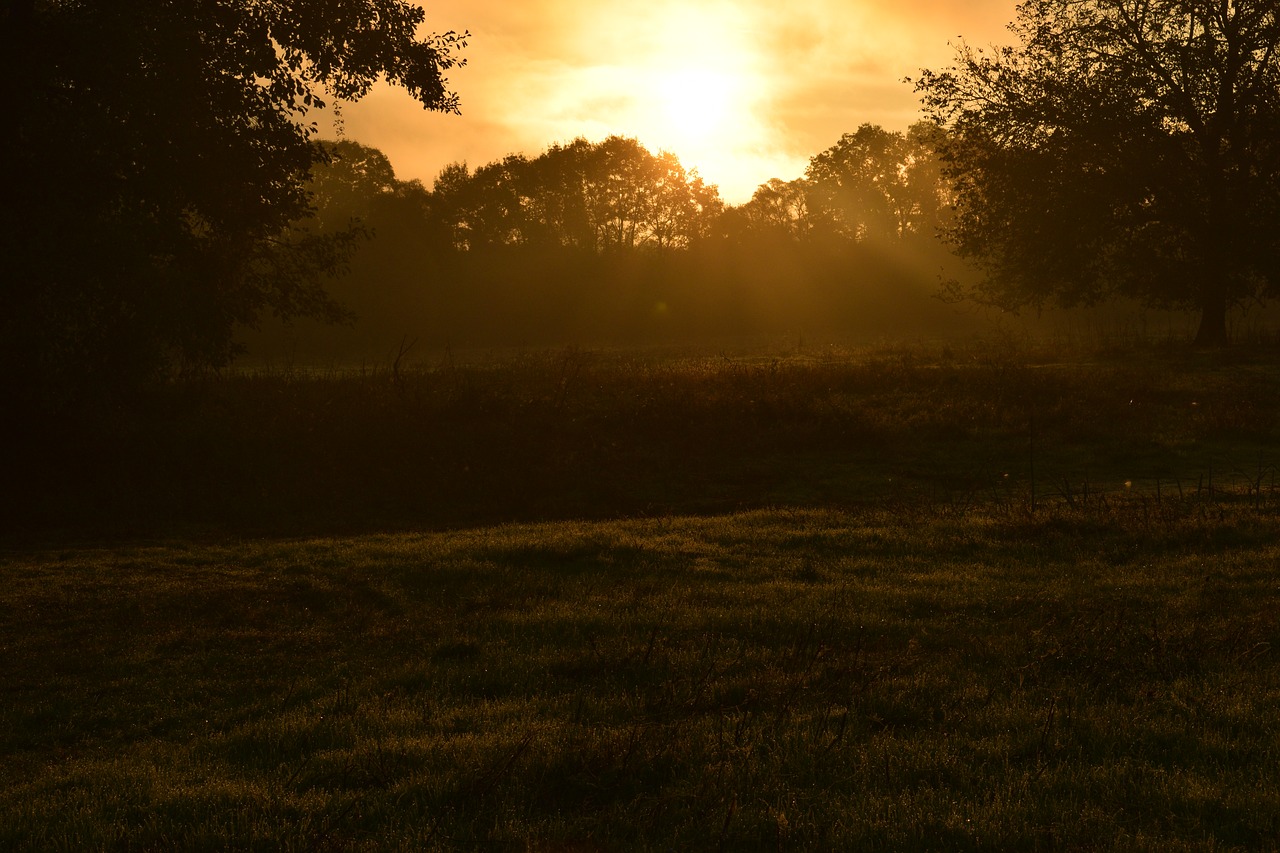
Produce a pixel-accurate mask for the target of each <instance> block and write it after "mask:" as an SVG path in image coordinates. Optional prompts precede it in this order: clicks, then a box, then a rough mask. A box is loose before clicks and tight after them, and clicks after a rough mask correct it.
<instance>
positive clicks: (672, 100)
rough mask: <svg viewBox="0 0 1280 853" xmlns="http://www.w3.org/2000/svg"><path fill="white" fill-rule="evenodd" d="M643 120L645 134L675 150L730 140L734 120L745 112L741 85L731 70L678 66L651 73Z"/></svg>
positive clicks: (703, 147) (702, 147)
mask: <svg viewBox="0 0 1280 853" xmlns="http://www.w3.org/2000/svg"><path fill="white" fill-rule="evenodd" d="M653 89H654V91H653V93H652V98H653V102H652V103H651V105H650V110H651V113H652V114H651V116H650V117H649V118H648V120H647V121H646V122H645V124H647V125H648V127H647V128H646V129H645V130H646V132H647V134H648V135H652V136H654V137H655V141H657V142H659V144H661V145H664V146H666V147H670V148H672V149H674V150H676V151H677V152H679V151H688V152H690V153H693V152H702V151H704V150H706V149H708V148H714V147H717V146H720V147H723V146H725V145H728V144H731V143H732V142H733V141H734V139H733V137H734V136H735V132H734V130H735V122H741V121H742V120H744V119H745V118H746V117H747V116H746V104H745V103H744V102H743V98H742V91H741V90H742V85H741V82H740V81H739V79H738V78H736V77H735V76H733V75H732V74H729V73H726V72H723V71H717V70H714V69H710V68H681V69H676V70H673V71H667V72H663V73H660V74H658V75H655V80H654V86H653Z"/></svg>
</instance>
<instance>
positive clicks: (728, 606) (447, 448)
mask: <svg viewBox="0 0 1280 853" xmlns="http://www.w3.org/2000/svg"><path fill="white" fill-rule="evenodd" d="M926 356H927V357H926ZM1157 356H1158V357H1157ZM1276 376H1277V373H1276V370H1275V366H1274V363H1273V361H1272V360H1271V358H1270V356H1268V355H1267V354H1266V353H1258V352H1254V353H1247V352H1237V353H1234V354H1231V355H1229V356H1223V355H1213V356H1206V355H1199V354H1185V353H1173V354H1169V353H1146V354H1143V353H1138V354H1133V353H1129V354H1126V356H1125V358H1123V359H1120V358H1116V359H1108V358H1105V357H1103V358H1092V359H1090V360H1087V361H1078V362H1074V363H1070V364H1068V363H1066V362H1065V361H1064V360H1062V359H1061V358H1054V359H1050V358H1048V357H1042V358H1037V357H1035V356H1034V354H1030V357H1027V354H1022V357H1019V358H1017V359H1015V358H1012V357H1005V356H1003V355H1001V354H1000V353H993V352H990V351H985V352H983V351H977V352H937V353H932V354H923V353H922V352H921V351H919V350H900V351H897V352H890V351H881V352H879V353H878V354H874V355H873V356H869V357H867V358H863V359H860V360H851V359H836V358H823V357H817V356H813V355H809V356H804V357H798V356H795V355H793V356H791V357H787V358H778V359H762V360H745V359H744V360H737V361H735V360H732V359H719V360H716V359H704V360H701V361H681V362H670V361H665V362H654V361H651V360H641V359H635V358H630V359H628V358H622V357H617V358H615V357H607V358H606V357H605V356H601V355H599V354H584V353H579V352H575V351H569V352H563V353H556V354H552V355H539V356H530V357H528V358H527V359H526V360H525V361H523V362H516V363H505V364H503V365H498V366H489V367H483V368H481V367H467V368H464V367H459V366H456V365H450V364H443V365H440V366H438V367H433V368H432V369H431V370H428V371H423V372H420V373H416V374H409V375H403V374H402V375H395V374H383V375H377V376H372V375H366V376H364V377H358V376H357V377H345V378H335V377H329V378H327V379H323V380H316V379H315V378H304V377H300V376H278V375H276V376H269V377H256V378H249V377H242V378H238V379H224V380H218V381H217V382H215V383H214V384H212V385H211V386H208V387H205V388H204V389H197V388H188V389H185V391H183V394H186V395H188V396H183V395H182V394H179V393H177V389H175V393H174V394H173V395H172V396H169V397H167V398H163V399H160V400H158V401H155V402H154V405H155V406H156V407H157V408H155V409H154V410H153V417H151V418H150V419H147V420H137V419H132V420H131V419H129V418H125V417H124V416H120V417H119V419H118V420H117V421H115V422H109V421H108V422H104V423H103V426H102V429H101V435H100V436H99V438H98V439H96V440H97V441H99V442H100V443H101V444H100V445H99V446H97V447H94V446H92V445H91V444H90V445H84V446H81V449H80V450H78V451H75V452H78V453H80V454H82V455H81V457H80V459H79V460H78V462H79V463H83V465H84V466H86V467H82V468H77V467H76V466H75V465H73V464H72V463H71V462H70V461H68V460H67V459H63V460H57V459H51V460H49V462H48V464H49V465H50V466H51V468H50V470H54V471H57V472H60V474H59V476H62V477H68V478H70V480H69V481H68V482H74V483H77V484H79V485H80V486H81V488H70V487H69V486H68V485H67V483H66V482H59V481H58V480H57V478H52V480H51V482H49V483H47V484H46V485H45V488H44V490H43V491H40V492H29V493H28V494H27V497H28V500H26V501H13V500H12V495H10V498H11V503H12V504H13V505H12V507H11V508H10V513H11V514H10V515H9V518H10V520H11V521H12V520H13V519H15V518H19V519H25V523H26V526H25V527H23V528H22V529H21V530H17V529H16V528H17V527H18V525H17V524H15V525H14V527H15V531H14V532H12V533H10V534H8V538H9V540H10V542H11V544H10V546H9V547H8V549H7V550H6V551H4V552H3V553H2V554H0V577H2V578H3V583H0V672H3V673H4V678H3V681H2V682H0V780H3V781H0V848H3V849H16V850H50V849H53V850H56V849H76V850H79V849H110V850H169V849H185V850H201V849H207V850H225V849H261V850H278V849H282V850H396V849H400V850H433V849H436V850H452V849H496V850H520V851H524V850H602V851H610V850H620V851H627V850H668V849H702V850H705V849H727V850H730V849H733V850H741V849H811V850H822V849H844V850H920V849H946V850H976V849H990V850H1037V849H1123V850H1153V851H1154V850H1161V851H1164V850H1205V851H1210V850H1213V851H1220V850H1274V849H1276V846H1277V842H1276V839H1277V837H1280V760H1277V759H1278V757H1280V678H1278V677H1277V676H1278V675H1280V661H1278V659H1277V657H1276V648H1277V644H1278V643H1280V580H1278V578H1280V575H1278V574H1277V569H1276V567H1277V565H1280V494H1277V492H1276V489H1275V485H1274V474H1275V470H1276V469H1275V466H1276V464H1277V461H1278V459H1277V451H1276V448H1277V447H1280V442H1277V440H1276V438H1277V436H1276V430H1277V425H1278V424H1280V418H1278V417H1277V414H1278V413H1277V408H1278V407H1280V394H1277V393H1276V391H1277V387H1276V384H1277V383H1276ZM72 426H73V425H67V426H66V429H68V430H71V429H72ZM45 441H46V442H47V443H46V446H50V447H51V446H53V444H52V439H51V438H49V437H45ZM113 442H114V443H113ZM95 454H96V455H95ZM144 463H145V464H144ZM24 464H27V465H28V468H27V469H25V470H27V471H33V470H35V468H34V466H32V465H30V463H24ZM60 466H61V467H60ZM77 471H79V472H80V473H79V474H78V475H76V476H73V475H75V473H76V472H77ZM28 476H30V475H29V474H28ZM33 482H34V481H33ZM183 482H187V483H191V484H194V485H195V486H198V488H192V489H190V490H188V489H183V488H180V483H183ZM60 501H61V502H60ZM627 516H630V517H631V518H629V519H627V518H626V517H627ZM618 519H622V520H618ZM499 522H507V523H499ZM513 522H519V523H513ZM432 528H435V529H434V530H432ZM375 531H383V532H375ZM144 535H145V536H147V537H150V538H145V539H144V538H140V537H142V536H144Z"/></svg>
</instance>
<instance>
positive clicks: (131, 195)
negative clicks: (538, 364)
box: [0, 0, 463, 396]
mask: <svg viewBox="0 0 1280 853" xmlns="http://www.w3.org/2000/svg"><path fill="white" fill-rule="evenodd" d="M423 17H424V13H423V11H422V9H421V8H420V7H418V6H416V5H413V4H410V3H405V2H400V0H295V2H283V0H116V2H110V3H106V2H98V0H11V2H9V3H8V4H7V5H6V6H5V7H4V9H3V10H2V11H0V55H2V57H3V58H2V59H0V62H4V63H5V67H4V69H3V71H4V73H3V82H2V83H0V86H3V99H4V105H5V109H6V113H7V116H8V118H9V131H8V133H7V135H6V137H5V141H4V143H3V145H4V149H3V158H4V162H5V164H6V167H7V168H8V169H9V170H10V174H11V176H13V179H12V180H11V182H10V185H9V186H8V187H7V188H6V192H7V195H8V198H7V199H6V204H5V206H4V209H3V213H0V217H2V218H0V252H2V253H3V256H4V258H5V262H6V265H7V266H8V275H6V282H7V283H6V284H5V285H4V286H3V290H0V357H2V358H3V359H4V363H5V368H6V370H5V373H6V375H7V376H9V377H11V380H10V381H11V382H12V377H14V376H19V377H21V378H23V379H25V380H26V385H27V387H28V389H30V388H33V387H34V388H39V389H46V388H52V389H62V394H63V395H64V396H72V395H79V394H83V393H88V392H89V391H90V390H92V389H94V388H99V387H110V386H115V385H118V384H120V383H121V382H124V381H127V380H128V381H131V380H138V379H142V378H146V377H154V376H156V375H160V374H163V373H164V372H166V371H170V370H173V369H175V368H179V369H180V368H189V367H202V366H210V365H214V366H216V365H220V364H224V363H226V362H227V361H228V359H229V358H230V357H231V356H232V355H233V354H234V352H235V347H234V344H233V338H232V332H233V330H234V328H235V327H236V326H237V325H238V324H252V323H253V322H255V320H256V319H257V318H258V317H259V316H261V315H263V314H264V313H273V314H276V315H279V316H282V317H289V316H298V315H320V316H324V315H335V314H336V313H338V309H337V306H335V305H334V304H333V303H332V301H331V300H329V299H328V298H327V297H326V295H325V293H324V290H323V287H322V284H321V283H322V281H323V278H324V277H325V275H326V274H328V273H331V272H334V271H335V270H338V269H340V268H341V267H342V265H343V264H344V261H345V258H346V256H347V254H348V253H349V251H350V249H351V247H352V245H353V241H354V237H353V235H351V234H349V233H348V234H330V235H321V234H318V233H310V234H308V233H305V232H300V231H299V230H298V229H296V228H294V227H293V224H294V223H296V222H297V221H298V220H299V219H301V218H302V217H304V215H305V214H306V213H307V212H308V211H309V210H310V209H311V204H310V200H309V198H308V193H307V191H306V189H305V183H306V180H307V177H308V174H309V172H310V169H311V167H312V166H313V165H315V164H317V163H320V162H324V161H325V159H326V157H327V155H326V153H325V150H324V149H323V148H322V147H320V146H318V145H316V144H315V142H314V136H315V134H316V127H315V125H314V124H313V123H308V120H307V119H308V114H309V112H310V111H311V110H312V109H314V108H318V107H321V106H323V105H324V104H325V102H326V101H327V100H336V101H339V102H340V101H351V100H355V99H358V98H360V97H361V96H362V95H364V94H365V93H366V92H367V91H368V90H369V88H370V87H371V85H372V84H373V83H374V82H375V81H376V80H378V79H380V78H386V79H387V80H389V81H390V82H391V83H393V84H395V85H398V86H400V87H402V88H403V89H405V90H407V91H408V93H409V94H410V95H412V96H413V97H414V98H415V99H417V100H418V101H419V102H420V103H421V104H422V105H423V106H424V107H425V108H427V109H434V110H445V111H450V110H456V108H457V99H456V97H455V96H454V95H453V94H451V93H450V92H449V91H448V90H447V88H446V82H445V79H444V73H445V72H446V71H447V70H448V69H449V68H451V67H453V66H454V65H456V64H457V62H458V60H457V59H456V58H455V56H454V51H455V49H457V48H459V47H461V46H462V44H463V41H462V37H461V36H458V35H456V34H452V33H449V34H446V35H443V36H428V37H425V38H423V37H420V36H419V35H418V29H419V27H420V25H421V24H422V21H423Z"/></svg>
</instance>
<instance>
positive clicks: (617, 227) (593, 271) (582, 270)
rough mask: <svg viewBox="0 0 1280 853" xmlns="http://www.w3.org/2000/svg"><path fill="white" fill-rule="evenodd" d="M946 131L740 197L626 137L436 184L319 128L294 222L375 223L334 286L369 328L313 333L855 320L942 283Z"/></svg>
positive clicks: (359, 344) (523, 335)
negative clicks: (303, 211)
mask: <svg viewBox="0 0 1280 853" xmlns="http://www.w3.org/2000/svg"><path fill="white" fill-rule="evenodd" d="M937 141H938V131H937V129H936V128H934V127H933V126H932V125H927V124H923V123H922V124H918V125H916V126H914V127H912V128H910V129H909V130H908V131H907V132H905V133H904V132H898V131H890V130H885V129H884V128H881V127H877V126H874V125H870V124H866V125H863V126H862V127H860V128H858V129H857V131H855V132H852V133H848V134H845V135H843V136H842V137H841V138H840V139H839V140H838V141H837V142H836V143H835V144H834V145H832V146H831V147H830V148H828V149H827V150H825V151H823V152H821V153H819V154H817V155H815V156H814V157H813V158H812V159H811V162H810V165H809V167H808V169H807V170H806V173H805V174H804V176H802V177H800V178H797V179H795V180H792V181H782V180H778V179H774V180H771V181H768V182H766V183H765V184H762V185H761V186H760V187H759V188H758V189H757V191H756V192H755V194H754V195H753V196H752V198H751V199H750V200H749V201H747V202H745V203H743V204H740V205H729V204H726V203H725V202H724V201H723V200H722V199H721V197H720V195H719V191H718V189H717V187H715V186H714V185H712V184H708V183H707V182H705V181H704V180H703V179H702V178H701V176H700V175H699V174H698V173H697V171H696V170H692V169H687V168H686V167H685V166H684V165H682V164H681V162H680V161H679V159H678V158H677V157H676V156H675V155H674V154H672V153H670V152H656V153H655V152H651V151H649V150H648V149H647V148H645V146H644V145H643V144H641V143H640V142H639V141H638V140H636V139H633V138H627V137H620V136H613V137H609V138H606V139H604V140H601V141H598V142H591V141H588V140H585V139H576V140H574V141H572V142H569V143H567V144H562V145H553V146H551V147H550V148H548V149H547V150H546V151H544V152H543V153H541V154H539V155H537V156H534V157H529V156H526V155H523V154H512V155H509V156H507V157H504V158H502V159H499V160H496V161H494V162H491V163H488V164H485V165H482V166H479V167H477V168H475V169H471V168H470V167H469V166H468V165H467V164H464V163H455V164H452V165H449V166H447V167H445V168H444V169H443V170H442V171H441V172H440V174H439V175H438V177H437V178H436V179H435V181H434V182H433V184H432V186H431V187H430V188H428V187H425V186H423V185H422V184H421V183H418V182H415V181H407V182H406V181H397V180H396V179H395V176H394V171H393V169H392V166H391V164H390V162H389V161H388V160H387V158H386V156H385V155H383V154H382V153H381V152H379V151H377V150H376V149H373V148H370V147H368V146H365V145H362V144H360V143H358V142H355V141H352V140H342V141H338V142H328V143H324V147H325V152H326V157H325V162H324V163H321V164H318V165H317V166H316V167H315V168H314V169H313V178H312V181H311V183H310V184H309V190H310V192H311V193H312V195H313V198H314V201H315V205H316V217H315V219H314V220H303V221H300V222H299V223H297V227H298V228H300V229H306V228H308V227H317V228H319V229H320V230H321V231H322V232H324V233H328V232H330V231H342V230H343V229H350V228H354V231H355V232H357V233H358V234H360V235H363V236H366V237H369V238H370V239H369V240H368V242H367V243H366V244H364V245H362V246H361V248H360V250H359V251H358V252H357V253H356V255H355V257H354V258H353V259H352V261H351V266H352V270H351V274H350V275H348V276H347V277H345V279H343V280H340V281H337V282H335V283H334V285H333V290H334V293H335V294H336V295H337V296H338V298H339V301H340V302H342V303H344V304H345V305H347V306H349V307H351V308H352V309H353V310H354V313H355V314H356V315H357V316H358V318H359V319H358V321H357V328H356V330H354V331H346V330H342V329H338V330H332V331H323V330H319V329H316V328H314V327H311V328H310V330H309V334H308V335H304V336H303V337H304V338H305V339H308V340H310V341H311V342H312V343H314V342H316V341H326V340H327V341H329V342H330V343H331V344H333V342H335V341H341V340H346V341H348V343H350V344H351V345H352V347H350V348H353V349H362V350H363V351H364V353H365V354H376V351H377V349H378V347H379V346H381V347H383V348H384V349H385V348H386V347H387V346H389V345H391V344H394V343H395V342H398V341H400V340H401V339H402V338H403V337H404V336H410V337H414V336H417V335H418V334H420V333H422V332H424V331H430V332H432V334H431V337H433V338H434V339H436V341H437V342H439V340H441V339H452V340H453V341H454V342H456V343H462V342H476V343H483V344H495V343H507V344H515V343H521V342H539V343H543V342H553V341H554V342H561V341H564V340H566V339H567V340H581V339H582V338H584V337H588V338H592V339H594V340H597V341H607V340H630V339H635V338H643V337H646V336H648V337H652V336H653V335H667V334H674V333H679V334H681V335H682V336H685V337H692V336H698V335H705V334H746V333H760V332H774V333H777V332H782V331H787V330H794V329H796V328H799V327H809V328H813V327H824V328H828V329H831V330H838V329H839V328H840V327H841V326H842V325H846V326H847V325H849V324H853V325H855V326H856V325H857V323H858V322H859V319H858V317H857V316H854V315H856V314H859V313H861V314H863V315H867V313H868V312H867V310H866V309H868V307H869V306H870V305H871V304H872V303H875V302H879V303H882V304H881V306H880V307H879V308H878V309H877V310H878V311H879V313H880V314H881V315H883V313H884V312H885V310H888V307H889V304H890V303H894V302H900V301H902V300H900V299H895V289H896V290H898V291H901V290H902V287H903V283H904V280H905V279H912V285H913V287H912V289H911V290H912V294H913V295H915V296H917V297H918V296H920V294H921V292H922V290H923V289H924V288H926V287H931V286H934V285H935V284H936V281H935V279H936V274H935V271H933V270H927V269H926V268H927V267H929V266H930V264H932V263H933V262H935V261H937V262H941V261H942V260H943V259H944V258H943V255H944V254H945V253H944V251H943V249H942V247H941V246H940V244H938V242H937V240H936V235H937V232H938V230H939V228H940V227H941V226H942V223H943V222H944V220H945V217H946V210H947V208H948V202H947V197H946V196H947V190H946V185H945V182H944V181H943V180H942V179H941V172H940V166H939V162H938V159H937V154H936V151H935V146H936V144H937ZM891 256H893V257H891ZM891 280H892V285H893V286H890V282H891ZM898 295H900V294H898ZM918 301H919V300H918ZM934 307H936V306H933V305H931V304H929V303H926V309H925V310H926V311H927V310H928V309H930V308H934ZM901 310H903V311H906V310H907V309H906V308H902V309H901ZM864 321H865V322H866V323H867V324H868V327H870V325H871V324H872V323H873V322H874V318H872V319H867V318H864ZM277 332H278V333H279V334H277V335H276V337H277V338H280V337H284V338H286V339H288V340H292V341H296V340H297V339H298V335H297V334H292V335H291V334H290V333H288V332H286V331H284V330H279V329H277ZM254 341H255V343H256V344H257V345H258V347H257V348H258V349H260V350H261V349H264V348H265V349H266V350H267V351H271V350H272V349H273V348H272V346H271V341H270V340H267V339H264V337H263V336H258V337H257V338H255V339H254ZM276 344H277V345H276V346H275V347H274V349H275V350H276V351H279V350H280V346H279V341H276ZM334 345H336V344H334ZM343 354H344V355H351V354H352V353H351V352H347V353H343Z"/></svg>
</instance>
